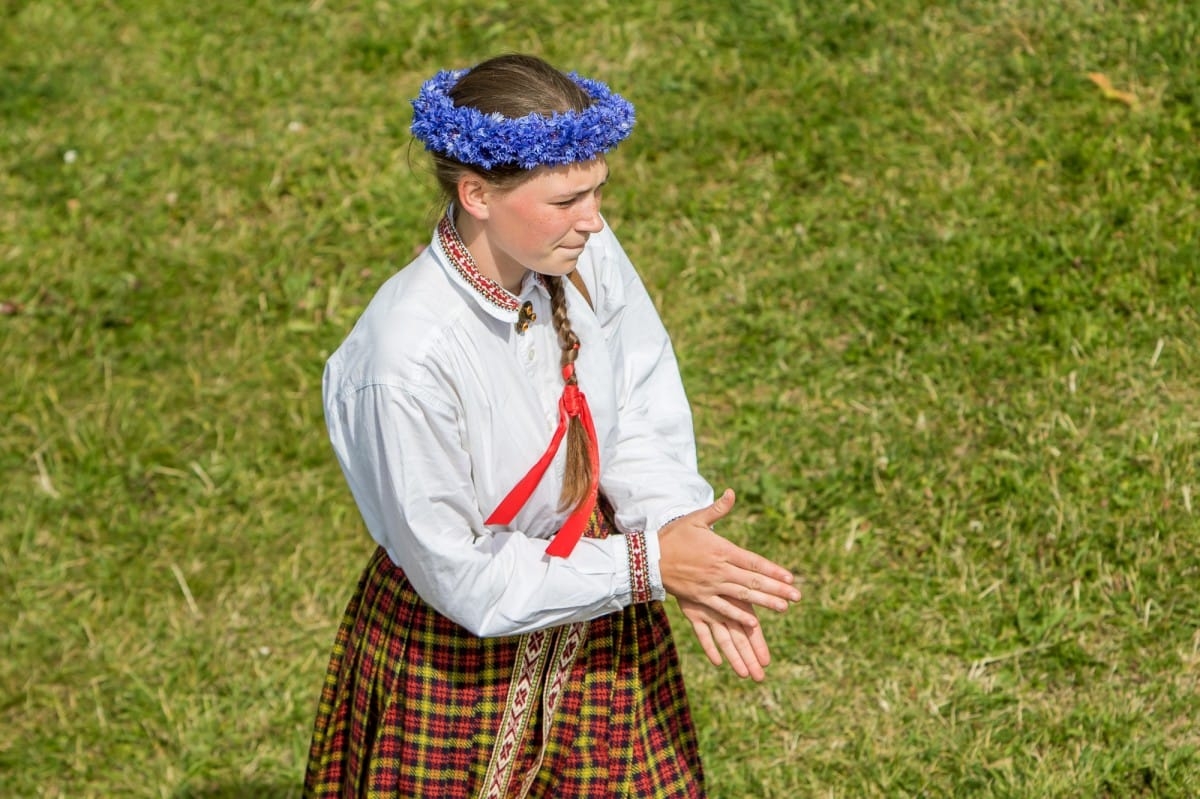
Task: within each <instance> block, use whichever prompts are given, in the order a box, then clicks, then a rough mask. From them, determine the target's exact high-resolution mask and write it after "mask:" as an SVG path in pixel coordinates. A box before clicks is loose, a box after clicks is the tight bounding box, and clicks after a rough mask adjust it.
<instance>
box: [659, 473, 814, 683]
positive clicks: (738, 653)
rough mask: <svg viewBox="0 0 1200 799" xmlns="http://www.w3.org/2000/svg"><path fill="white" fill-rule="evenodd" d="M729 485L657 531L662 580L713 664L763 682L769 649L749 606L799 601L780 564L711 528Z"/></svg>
mask: <svg viewBox="0 0 1200 799" xmlns="http://www.w3.org/2000/svg"><path fill="white" fill-rule="evenodd" d="M733 504H734V495H733V491H731V490H729V489H726V491H725V493H724V494H722V495H721V496H720V497H719V498H718V499H717V501H716V502H714V503H713V504H712V505H710V506H708V507H707V508H702V509H700V510H698V511H695V512H694V513H689V514H688V515H687V516H682V517H680V518H678V519H676V520H675V521H673V522H671V523H670V524H668V525H666V526H665V527H663V528H662V530H660V531H659V542H660V549H661V560H660V563H659V568H660V570H661V572H662V578H663V585H664V587H665V588H666V589H667V592H668V593H670V594H672V595H674V596H675V598H676V599H677V600H678V601H679V608H680V610H681V611H683V615H684V616H685V617H686V618H687V620H688V621H689V622H690V623H691V625H692V629H693V630H695V632H696V636H697V638H699V639H700V646H701V647H702V648H703V649H704V653H705V654H706V655H707V656H708V659H709V660H710V661H712V663H713V665H714V666H719V665H721V663H722V655H724V659H725V660H727V661H729V665H730V666H731V667H732V668H733V670H734V672H735V673H736V674H737V675H738V676H739V677H751V678H753V679H754V680H755V681H760V682H761V681H762V680H763V678H764V677H765V676H766V673H765V671H764V668H765V667H766V666H767V664H768V663H770V661H771V653H770V651H769V650H768V648H767V642H766V639H765V638H763V634H762V627H761V626H760V625H759V623H758V618H757V616H756V615H755V612H754V608H755V606H758V607H763V608H769V609H771V610H774V611H777V612H780V613H782V612H783V611H785V610H787V609H788V607H789V606H790V604H791V603H792V602H797V601H799V599H800V591H799V590H798V589H797V588H796V587H795V585H793V583H794V582H795V578H794V577H793V576H792V574H791V573H790V572H789V571H788V570H787V569H785V568H783V567H782V566H780V565H778V564H776V563H773V562H771V561H769V560H767V559H766V558H764V557H762V556H761V555H758V554H755V553H754V552H751V551H749V550H747V549H742V548H741V547H739V546H737V545H736V544H734V543H732V542H730V541H727V540H725V539H724V538H722V537H721V536H719V535H717V534H716V533H715V532H713V530H712V526H713V525H714V524H715V523H716V522H717V521H719V520H720V519H722V518H724V517H725V516H726V515H727V514H728V513H729V512H730V511H731V510H733Z"/></svg>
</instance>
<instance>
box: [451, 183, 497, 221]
mask: <svg viewBox="0 0 1200 799" xmlns="http://www.w3.org/2000/svg"><path fill="white" fill-rule="evenodd" d="M491 194H492V187H491V185H490V184H489V183H488V182H487V181H486V180H484V179H483V178H482V177H480V176H479V175H477V174H475V173H474V172H464V173H463V174H462V177H460V178H459V179H458V207H459V208H461V209H463V210H464V211H466V212H467V213H468V214H470V215H471V216H472V217H474V218H475V219H478V220H484V219H487V218H488V200H489V199H491Z"/></svg>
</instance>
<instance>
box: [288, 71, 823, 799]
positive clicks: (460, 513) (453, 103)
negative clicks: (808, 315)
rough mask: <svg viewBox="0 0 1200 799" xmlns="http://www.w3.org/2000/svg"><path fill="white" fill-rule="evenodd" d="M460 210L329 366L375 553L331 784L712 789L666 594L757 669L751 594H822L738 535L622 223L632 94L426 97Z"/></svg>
mask: <svg viewBox="0 0 1200 799" xmlns="http://www.w3.org/2000/svg"><path fill="white" fill-rule="evenodd" d="M413 107H414V111H415V113H414V121H413V126H412V129H413V133H414V135H415V136H416V137H417V139H419V140H420V141H421V142H422V143H423V144H424V145H425V147H426V149H427V150H429V151H430V152H431V153H432V156H433V159H434V163H435V167H436V172H437V176H438V180H439V182H440V184H441V186H442V189H443V190H444V192H445V193H446V197H447V200H448V210H447V212H446V215H445V217H443V218H442V220H441V222H440V223H439V224H438V226H437V229H436V231H435V233H434V237H433V241H432V243H431V245H430V246H429V248H428V249H426V250H425V251H424V252H423V253H422V254H420V255H419V256H418V257H417V258H416V260H414V261H413V262H412V263H411V264H409V265H408V266H407V267H406V268H405V269H403V270H402V271H401V272H399V273H397V274H396V275H395V276H394V277H392V278H391V279H390V280H388V281H387V282H386V283H385V284H384V285H383V287H382V288H381V289H380V290H379V292H378V294H377V295H376V296H375V297H374V299H373V300H372V301H371V303H370V304H369V306H368V307H367V308H366V310H365V311H364V312H363V315H362V317H361V318H360V319H359V321H358V323H357V324H356V325H355V327H354V329H353V330H352V331H351V332H350V334H349V336H348V337H347V339H346V340H345V342H344V343H343V344H342V345H341V347H339V349H338V350H337V351H336V352H335V353H334V354H333V356H332V357H331V358H330V359H329V362H328V364H327V366H326V371H325V378H324V400H325V410H326V419H327V422H328V425H329V432H330V437H331V440H332V442H333V447H334V450H335V451H336V453H337V457H338V460H339V462H340V464H341V466H342V470H343V472H344V473H345V476H346V480H347V481H348V483H349V485H350V489H351V491H352V493H353V494H354V498H355V501H356V502H357V504H358V507H359V509H360V511H361V513H362V516H363V519H364V520H365V522H366V526H367V528H368V530H369V531H370V533H371V535H372V537H373V538H374V539H375V540H376V542H377V543H378V544H379V547H378V549H377V551H376V552H375V554H374V556H373V557H372V558H371V560H370V562H369V563H368V565H367V568H366V570H365V572H364V574H363V576H362V578H361V581H360V582H359V585H358V589H357V591H356V592H355V594H354V596H353V598H352V599H351V601H350V604H349V607H348V608H347V610H346V614H345V617H344V619H343V622H342V625H341V627H340V629H339V630H338V633H337V638H336V640H335V642H334V648H333V656H332V658H331V662H330V665H329V672H328V675H327V677H326V681H325V685H324V689H323V691H322V694H321V701H320V707H319V711H318V716H317V722H316V729H315V731H314V734H313V741H312V749H311V752H310V756H309V763H308V772H307V775H306V780H305V795H306V796H311V797H342V796H371V797H437V798H438V799H459V798H460V797H461V798H462V799H466V798H467V797H492V798H494V799H499V798H500V797H554V798H555V799H570V798H571V797H580V798H582V797H588V798H589V799H592V798H594V797H609V796H614V797H615V796H628V797H699V796H703V795H704V778H703V772H702V769H701V764H700V759H699V756H698V752H697V746H696V736H695V730H694V728H693V725H692V720H691V716H690V713H689V710H688V703H687V697H686V695H685V693H684V687H683V683H682V680H681V677H680V671H679V663H678V660H677V658H676V653H675V648H674V644H673V643H672V639H671V630H670V626H669V624H668V620H667V616H666V614H665V612H664V610H663V606H662V600H663V599H664V598H665V596H666V594H668V593H670V594H672V595H674V596H675V597H676V599H677V600H678V602H679V605H680V608H681V610H682V612H683V614H684V615H685V616H686V618H687V619H688V620H689V622H690V623H691V625H692V627H693V629H694V631H695V633H696V634H697V635H698V636H699V640H700V643H701V645H702V647H703V649H704V651H705V652H706V653H707V655H708V657H709V659H710V660H711V661H712V662H713V663H714V664H716V665H720V663H721V662H722V656H724V659H726V660H728V661H729V662H730V664H731V665H732V667H733V668H734V670H735V671H736V672H737V673H738V674H739V675H741V676H744V677H745V676H749V677H753V678H754V679H759V680H761V679H762V678H763V668H764V667H765V666H766V665H767V662H768V660H769V652H768V650H767V646H766V643H765V641H764V640H763V636H762V632H761V628H760V627H759V626H758V622H757V619H756V617H755V613H754V608H755V606H758V607H764V608H770V609H773V610H777V611H783V610H786V608H787V607H788V604H789V603H790V602H794V601H797V600H798V599H799V598H800V594H799V592H798V591H797V590H796V588H795V587H794V586H793V584H792V583H793V579H792V576H791V575H790V574H789V573H788V572H787V571H786V570H785V569H783V568H782V567H780V566H778V565H776V564H774V563H771V562H770V561H768V560H766V559H765V558H762V557H760V556H758V555H756V554H754V553H752V552H748V551H746V550H743V549H741V548H739V547H737V546H735V545H733V544H731V543H730V542H728V541H726V540H724V539H722V538H721V537H720V536H718V535H717V534H716V533H715V532H713V531H712V529H711V527H712V525H713V524H714V523H715V522H716V521H717V520H719V519H721V518H722V517H723V516H725V515H726V514H727V513H729V511H730V509H731V508H732V506H733V501H734V500H733V494H732V492H730V491H726V492H725V494H724V495H722V496H721V497H720V498H719V499H718V500H717V501H716V502H713V496H712V491H711V489H710V488H709V486H708V484H707V483H705V481H704V480H703V478H701V476H700V475H699V474H698V473H697V471H696V457H695V443H694V439H693V434H692V421H691V412H690V410H689V407H688V404H687V400H686V398H685V396H684V391H683V386H682V383H681V381H680V378H679V370H678V367H677V364H676V361H675V356H674V353H673V351H672V348H671V345H670V342H669V340H668V338H667V334H666V331H665V330H664V329H663V326H662V323H661V322H660V320H659V317H658V315H657V313H656V312H655V309H654V305H653V303H652V302H651V300H650V298H649V296H648V295H647V293H646V290H645V288H644V287H643V285H642V282H641V280H640V279H639V278H638V276H637V273H636V272H635V271H634V269H633V266H632V265H631V264H630V262H629V259H628V258H627V257H626V255H625V253H624V252H623V251H622V249H621V247H620V245H619V244H618V243H617V240H616V238H615V237H614V236H613V233H612V231H611V230H610V229H609V228H608V226H607V225H606V224H605V222H604V219H603V218H602V217H601V216H600V197H601V193H602V190H603V188H604V185H605V183H606V182H607V180H608V175H609V173H608V165H607V162H606V160H605V153H607V152H608V151H609V150H611V149H612V148H613V147H615V146H616V145H617V144H618V143H619V142H620V141H621V140H623V139H624V138H625V137H626V136H628V135H629V133H630V131H631V129H632V127H633V122H634V115H633V108H632V106H631V105H630V104H629V103H628V102H627V101H626V100H624V99H623V98H621V97H620V96H619V95H616V94H613V93H612V92H610V91H609V90H608V88H607V87H606V86H605V85H604V84H602V83H599V82H597V81H592V80H587V79H584V78H581V77H579V76H577V75H574V74H571V75H564V74H563V73H561V72H559V71H558V70H556V69H554V68H553V67H551V66H549V65H548V64H546V63H545V62H543V61H541V60H540V59H536V58H532V57H528V56H517V55H513V56H502V57H499V58H495V59H492V60H489V61H486V62H484V63H482V64H479V65H478V66H476V67H474V68H473V69H471V70H469V71H455V72H442V73H439V74H438V75H436V76H435V77H434V78H432V79H431V80H429V81H428V82H427V83H426V84H425V85H424V86H423V87H422V89H421V92H420V96H419V97H418V98H417V99H416V100H414V101H413Z"/></svg>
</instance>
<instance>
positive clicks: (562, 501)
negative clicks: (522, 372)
mask: <svg viewBox="0 0 1200 799" xmlns="http://www.w3.org/2000/svg"><path fill="white" fill-rule="evenodd" d="M563 280H565V278H562V277H547V278H546V279H545V281H544V282H545V284H546V289H547V291H549V292H550V309H551V316H552V318H553V320H554V330H555V332H556V333H558V343H559V346H561V347H562V365H563V366H569V365H571V364H574V363H575V359H576V358H577V357H579V336H577V335H575V331H574V330H572V329H571V319H570V317H568V316H567V296H566V292H565V291H564V290H563ZM575 380H576V378H575V376H574V375H572V376H571V382H575ZM591 480H592V465H591V461H590V459H589V458H588V437H587V431H586V430H585V429H584V427H583V422H581V421H580V420H579V417H578V416H573V417H571V421H570V423H569V424H568V425H567V469H566V474H565V475H564V477H563V488H562V496H561V497H560V498H559V510H560V511H563V510H571V509H574V508H577V507H578V506H579V504H580V503H581V502H583V501H584V500H585V499H587V495H588V487H589V486H590V484H591Z"/></svg>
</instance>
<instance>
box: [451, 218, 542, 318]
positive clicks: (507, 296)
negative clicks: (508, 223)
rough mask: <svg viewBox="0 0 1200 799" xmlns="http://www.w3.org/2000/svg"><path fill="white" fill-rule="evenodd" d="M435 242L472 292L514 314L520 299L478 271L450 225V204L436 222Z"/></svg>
mask: <svg viewBox="0 0 1200 799" xmlns="http://www.w3.org/2000/svg"><path fill="white" fill-rule="evenodd" d="M437 243H438V245H439V246H440V247H441V249H442V252H444V253H445V254H446V259H447V260H449V261H450V263H451V264H452V265H453V266H454V270H455V271H456V272H458V274H459V276H460V277H461V278H462V279H463V280H465V281H466V282H467V285H468V286H470V287H471V288H472V289H474V290H475V293H476V294H478V295H479V296H480V297H482V298H483V299H484V300H486V301H487V302H488V303H489V304H491V305H492V306H493V307H495V308H498V309H500V310H501V311H508V312H510V313H512V314H516V313H517V310H518V309H519V308H520V307H521V301H520V300H519V299H517V298H516V297H514V296H513V295H512V294H511V293H510V292H509V291H508V290H507V289H506V288H504V287H503V286H501V285H500V284H499V283H497V282H496V281H494V280H492V279H491V278H490V277H488V276H487V275H485V274H483V273H482V272H480V271H479V267H478V266H476V265H475V259H474V258H472V257H471V252H470V250H468V249H467V245H465V244H463V240H462V239H461V238H460V237H459V235H458V230H457V228H455V227H454V207H453V206H451V207H450V209H449V210H447V211H446V215H445V216H443V217H442V221H441V222H438V226H437Z"/></svg>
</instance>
